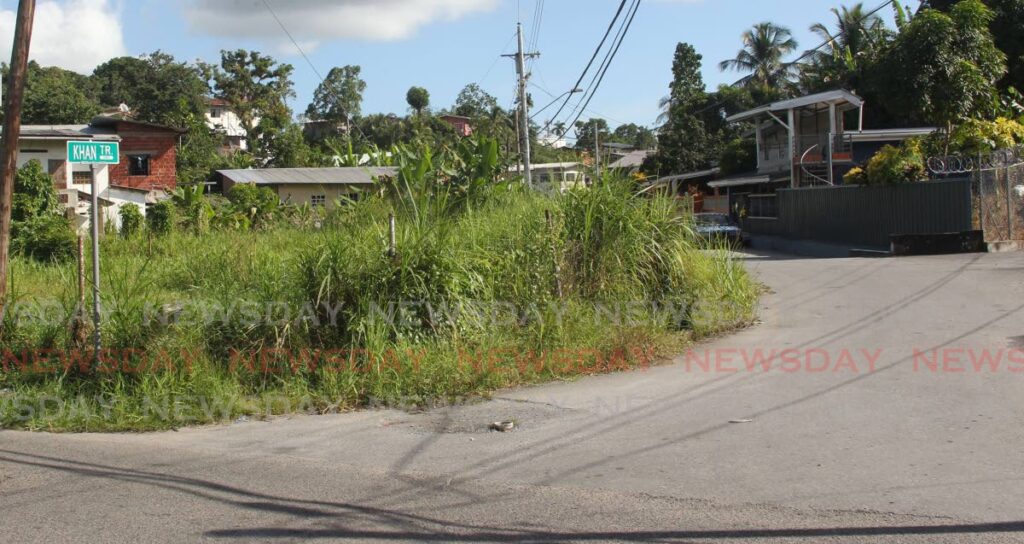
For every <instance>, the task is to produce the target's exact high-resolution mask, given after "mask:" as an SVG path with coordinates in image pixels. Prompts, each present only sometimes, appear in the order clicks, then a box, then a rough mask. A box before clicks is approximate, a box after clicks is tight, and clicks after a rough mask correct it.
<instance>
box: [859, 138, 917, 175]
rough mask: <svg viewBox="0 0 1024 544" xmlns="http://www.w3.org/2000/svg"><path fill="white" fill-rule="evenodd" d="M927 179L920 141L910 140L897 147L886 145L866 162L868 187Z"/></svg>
mask: <svg viewBox="0 0 1024 544" xmlns="http://www.w3.org/2000/svg"><path fill="white" fill-rule="evenodd" d="M926 179H928V169H927V168H926V167H925V164H924V152H923V151H922V148H921V141H920V140H917V139H910V140H907V141H905V142H903V144H902V145H900V146H899V147H893V146H891V145H887V146H885V147H883V148H882V149H881V150H879V152H878V153H876V154H875V156H874V157H871V160H869V161H868V167H867V181H868V183H869V184H870V185H892V184H896V183H906V182H913V181H923V180H926Z"/></svg>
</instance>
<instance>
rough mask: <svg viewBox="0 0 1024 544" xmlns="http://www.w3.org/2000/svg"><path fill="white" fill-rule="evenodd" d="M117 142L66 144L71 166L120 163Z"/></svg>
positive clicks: (119, 147)
mask: <svg viewBox="0 0 1024 544" xmlns="http://www.w3.org/2000/svg"><path fill="white" fill-rule="evenodd" d="M120 157H121V144H119V143H118V142H68V162H70V163H71V164H117V163H118V162H120V161H121V158H120Z"/></svg>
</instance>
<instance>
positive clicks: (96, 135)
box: [19, 125, 121, 141]
mask: <svg viewBox="0 0 1024 544" xmlns="http://www.w3.org/2000/svg"><path fill="white" fill-rule="evenodd" d="M19 139H20V140H112V141H117V140H120V139H121V138H120V137H119V136H118V135H117V134H116V133H115V132H114V131H113V130H110V129H107V128H101V127H94V126H91V125H22V126H21V133H20V134H19Z"/></svg>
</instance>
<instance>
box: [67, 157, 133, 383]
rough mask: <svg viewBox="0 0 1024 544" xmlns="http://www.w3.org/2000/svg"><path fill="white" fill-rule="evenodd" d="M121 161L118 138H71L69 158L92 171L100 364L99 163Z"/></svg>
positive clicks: (95, 324)
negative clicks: (95, 139) (101, 140)
mask: <svg viewBox="0 0 1024 544" xmlns="http://www.w3.org/2000/svg"><path fill="white" fill-rule="evenodd" d="M120 161H121V146H120V144H119V143H118V142H96V141H92V142H68V162H69V163H71V164H88V165H89V172H90V174H92V175H91V176H90V177H91V180H90V189H89V192H91V193H92V195H91V197H92V321H93V327H94V328H95V330H94V331H93V349H94V350H95V353H94V354H93V356H94V359H95V362H96V364H97V365H99V362H100V349H102V345H103V343H102V335H101V334H100V324H101V318H100V214H101V213H103V211H102V210H100V192H99V189H98V187H97V185H96V177H97V176H98V174H99V166H100V165H109V164H118V163H119V162H120Z"/></svg>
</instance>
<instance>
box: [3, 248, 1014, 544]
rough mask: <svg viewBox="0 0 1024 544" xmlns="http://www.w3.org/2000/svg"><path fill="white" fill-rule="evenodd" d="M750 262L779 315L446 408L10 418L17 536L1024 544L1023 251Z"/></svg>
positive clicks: (11, 507) (9, 464)
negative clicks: (177, 419)
mask: <svg viewBox="0 0 1024 544" xmlns="http://www.w3.org/2000/svg"><path fill="white" fill-rule="evenodd" d="M748 262H749V266H750V267H751V269H752V270H754V271H755V272H756V273H757V274H758V275H759V276H760V278H761V279H762V281H764V282H765V283H766V284H767V285H768V286H770V287H771V290H772V292H771V293H770V294H769V295H767V296H766V297H765V300H764V308H763V310H762V319H763V323H762V324H760V325H758V326H756V327H754V328H751V329H749V330H745V331H742V332H740V333H738V334H735V335H732V336H730V337H727V338H722V339H719V340H717V341H714V342H710V343H708V344H707V345H704V346H700V347H698V348H696V350H695V351H694V352H693V353H690V354H689V355H684V356H681V357H680V358H679V360H677V361H676V363H675V364H674V365H669V366H663V367H657V368H653V369H650V370H647V371H639V372H633V373H627V374H615V375H607V376H600V377H594V378H588V379H583V380H580V381H576V382H573V383H557V384H551V385H547V386H542V387H535V388H529V389H523V390H516V391H506V392H502V393H500V394H498V395H496V398H495V400H493V401H491V402H486V403H481V404H474V405H468V406H462V407H455V408H448V409H443V410H437V411H433V412H428V413H421V414H407V413H403V412H396V411H369V412H362V413H355V414H346V415H338V416H325V417H304V416H302V417H294V418H291V419H278V420H275V421H272V422H245V423H236V424H234V425H230V426H223V427H216V428H199V429H184V430H181V431H179V432H169V433H160V434H150V435H66V436H62V435H47V434H29V433H20V432H9V431H8V432H0V541H6V542H178V541H200V540H208V541H219V542H233V541H237V542H251V541H270V542H289V541H299V540H305V539H322V540H325V541H326V540H336V541H354V542H421V541H436V542H570V541H577V542H605V541H610V542H640V541H644V542H647V541H657V542H772V543H779V542H943V543H945V542H1024V506H1022V505H1024V455H1022V452H1024V372H1021V371H1024V355H1022V352H1015V351H1012V350H1014V349H1022V348H1024V255H1022V254H1005V255H969V256H944V257H927V258H909V259H838V260H809V259H786V258H781V257H778V256H767V257H750V258H749V259H748ZM758 350H761V351H760V352H758ZM786 350H788V351H786ZM773 351H774V352H775V355H776V356H775V357H774V358H772V357H771V355H772V352H773ZM915 352H916V354H915ZM759 353H760V355H759ZM761 357H764V358H766V359H767V362H766V363H765V364H766V365H767V366H762V364H761V363H762V362H763V361H762V360H761V359H760V358H761ZM985 357H988V359H985ZM997 359H998V365H997V366H995V367H993V366H992V365H996V363H995V362H994V361H996V360H997ZM1014 361H1020V362H1019V363H1015V362H1014ZM976 365H977V366H976ZM503 419H515V420H516V421H517V422H518V427H517V429H516V430H515V431H514V432H511V433H495V432H488V431H487V430H486V428H485V427H486V425H487V424H488V423H489V422H491V421H495V420H503Z"/></svg>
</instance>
